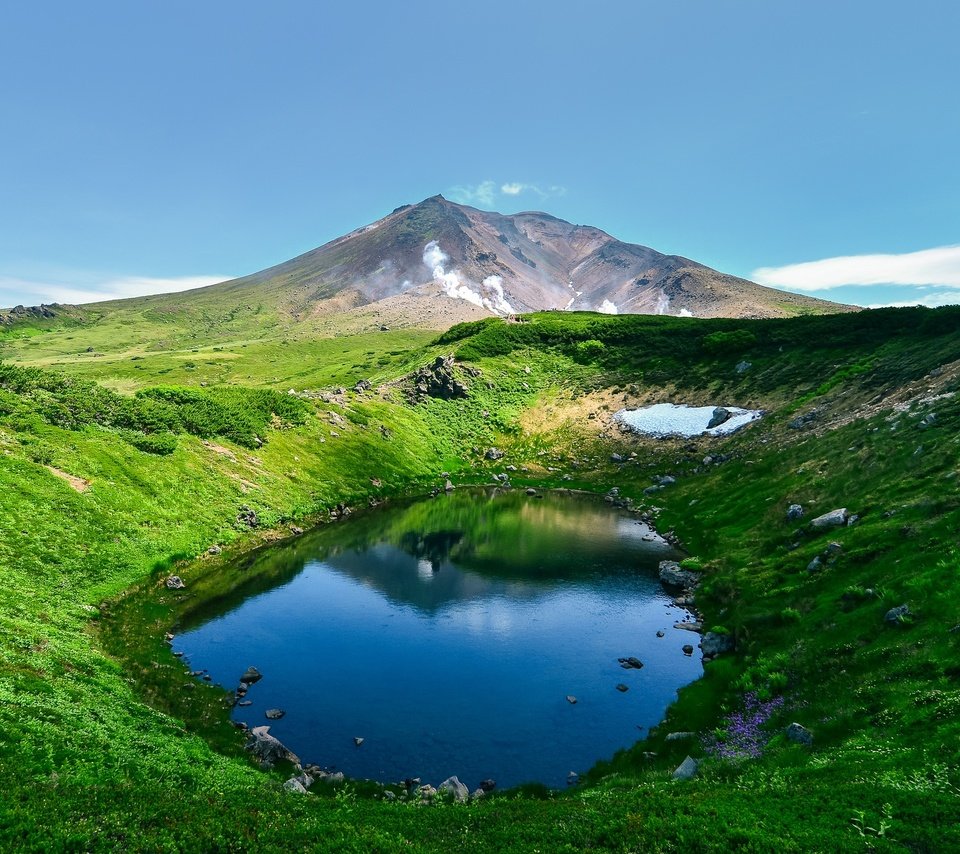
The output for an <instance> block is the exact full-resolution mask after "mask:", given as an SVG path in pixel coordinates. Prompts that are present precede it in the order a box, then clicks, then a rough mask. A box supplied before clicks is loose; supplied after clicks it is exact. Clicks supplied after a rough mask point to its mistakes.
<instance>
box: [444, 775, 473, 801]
mask: <svg viewBox="0 0 960 854" xmlns="http://www.w3.org/2000/svg"><path fill="white" fill-rule="evenodd" d="M438 791H439V792H440V793H441V794H443V795H449V796H450V797H452V798H453V800H455V801H456V802H457V803H458V804H462V803H466V801H467V800H468V799H469V798H470V790H469V789H467V787H466V786H464V785H463V783H461V782H460V780H459V778H458V777H456V776H454V777H447V779H446V780H444V781H443V782H442V783H441V784H440V788H439V789H438Z"/></svg>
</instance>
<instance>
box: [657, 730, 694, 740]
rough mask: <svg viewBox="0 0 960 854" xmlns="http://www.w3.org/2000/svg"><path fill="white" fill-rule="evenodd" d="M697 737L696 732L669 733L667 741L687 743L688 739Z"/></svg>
mask: <svg viewBox="0 0 960 854" xmlns="http://www.w3.org/2000/svg"><path fill="white" fill-rule="evenodd" d="M695 735H696V733H695V732H668V733H667V737H666V739H664V740H665V741H686V740H687V739H688V738H693V737H694V736H695Z"/></svg>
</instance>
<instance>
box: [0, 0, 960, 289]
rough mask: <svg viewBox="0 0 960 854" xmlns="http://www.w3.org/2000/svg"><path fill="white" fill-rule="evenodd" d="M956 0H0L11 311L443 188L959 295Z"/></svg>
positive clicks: (316, 235) (743, 264)
mask: <svg viewBox="0 0 960 854" xmlns="http://www.w3.org/2000/svg"><path fill="white" fill-rule="evenodd" d="M335 6H337V7H341V8H335ZM348 6H349V8H347V7H348ZM958 10H960V7H958V6H957V5H956V4H953V3H950V2H946V0H938V2H929V1H928V0H914V2H911V3H903V2H883V0H872V2H859V0H831V2H818V0H804V2H799V1H798V2H779V0H699V2H697V1H696V0H690V2H685V1H684V0H660V2H643V0H634V2H603V0H597V2H593V3H582V2H579V3H573V2H567V0H554V2H522V0H513V2H509V3H507V2H499V0H485V2H483V3H474V4H461V3H439V2H416V1H415V0H410V2H406V3H402V4H387V3H383V2H379V3H363V2H356V3H353V4H326V3H323V4H321V3H316V2H282V0H281V1H280V2H272V3H269V4H265V3H250V2H238V0H231V2H217V0H204V2H202V3H198V2H195V0H193V2H181V0H165V2H147V0H144V2H135V3H131V2H128V0H123V1H122V2H109V0H91V2H89V3H75V2H44V0H37V2H31V3H19V4H5V6H4V9H3V10H2V11H0V96H2V97H0V152H2V157H0V305H12V304H14V303H18V302H22V303H27V304H33V303H37V302H40V301H47V302H49V301H52V300H55V299H56V300H60V301H66V302H78V301H81V300H85V299H92V298H96V297H97V296H100V295H111V296H112V295H114V294H135V293H144V292H149V291H159V290H176V289H181V288H183V287H186V286H189V285H194V284H205V283H209V282H212V281H215V280H218V279H222V278H226V277H230V276H233V275H241V274H244V273H248V272H252V271H254V270H258V269H261V268H263V267H266V266H269V265H270V264H273V263H276V262H278V261H281V260H284V259H286V258H289V257H291V256H293V255H296V254H298V253H300V252H303V251H305V250H307V249H310V248H312V247H314V246H317V245H319V244H321V243H323V242H325V241H326V240H328V239H330V238H333V237H336V236H338V235H340V234H343V233H344V232H346V231H349V230H351V229H352V228H355V227H357V226H359V225H362V224H365V223H367V222H370V221H372V220H374V219H376V218H378V217H380V216H382V215H384V214H385V213H387V212H389V211H390V210H392V209H393V208H394V207H396V206H398V205H400V204H404V203H408V202H416V201H419V200H421V199H423V198H425V197H427V196H430V195H433V194H434V193H437V192H442V193H444V194H445V195H446V196H447V197H448V198H452V199H455V200H460V201H468V202H473V203H474V204H477V205H478V206H480V207H485V208H492V209H497V210H501V211H504V212H514V211H519V210H528V209H543V210H547V211H549V212H551V213H553V214H555V215H557V216H561V217H563V218H564V219H568V220H571V221H573V222H578V223H585V224H590V225H596V226H599V227H601V228H603V229H605V230H606V231H609V232H610V233H611V234H614V235H615V236H617V237H619V238H621V239H624V240H628V241H631V242H636V243H642V244H645V245H648V246H652V247H654V248H656V249H659V250H661V251H665V252H671V253H678V254H682V255H686V256H688V257H690V258H694V259H696V260H698V261H701V262H703V263H706V264H709V265H710V266H712V267H716V268H717V269H720V270H723V271H725V272H730V273H734V274H737V275H741V276H748V277H754V278H755V279H757V280H759V281H763V282H764V283H767V284H772V285H776V286H781V287H788V288H790V289H797V290H801V289H802V290H804V291H805V292H808V293H812V294H814V295H816V296H822V297H826V298H830V299H838V300H841V301H848V302H856V303H859V304H865V305H866V304H880V303H892V302H916V301H924V302H926V303H928V304H937V303H942V302H960V166H958V160H960V157H958V152H960V108H958V104H960V98H958V92H960V62H958V60H957V48H956V34H957V32H958V31H960V11H958ZM862 256H865V257H862ZM825 259H831V260H825ZM796 265H801V266H799V267H798V266H796ZM784 268H786V269H784Z"/></svg>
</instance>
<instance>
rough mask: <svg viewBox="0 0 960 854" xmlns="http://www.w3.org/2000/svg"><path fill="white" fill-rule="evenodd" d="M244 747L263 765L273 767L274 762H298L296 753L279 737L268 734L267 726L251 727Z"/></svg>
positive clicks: (297, 763) (268, 728)
mask: <svg viewBox="0 0 960 854" xmlns="http://www.w3.org/2000/svg"><path fill="white" fill-rule="evenodd" d="M246 748H247V750H248V751H249V752H250V753H252V754H253V756H254V757H255V758H256V759H259V760H260V764H261V765H263V766H265V767H273V765H274V763H276V762H292V763H293V764H294V765H299V764H300V759H299V757H298V756H297V754H296V753H294V752H293V751H292V750H290V749H289V748H287V747H286V746H285V745H284V744H283V743H282V742H281V741H280V739H278V738H275V737H274V736H272V735H270V727H268V726H257V727H254V728H253V729H251V730H250V732H249V735H248V741H247V745H246Z"/></svg>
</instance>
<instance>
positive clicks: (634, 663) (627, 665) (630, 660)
mask: <svg viewBox="0 0 960 854" xmlns="http://www.w3.org/2000/svg"><path fill="white" fill-rule="evenodd" d="M617 661H619V662H620V666H621V667H622V668H623V669H624V670H639V669H640V668H641V667H643V662H642V661H641V660H640V659H639V658H636V657H635V656H632V655H631V656H628V657H626V658H618V659H617Z"/></svg>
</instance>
